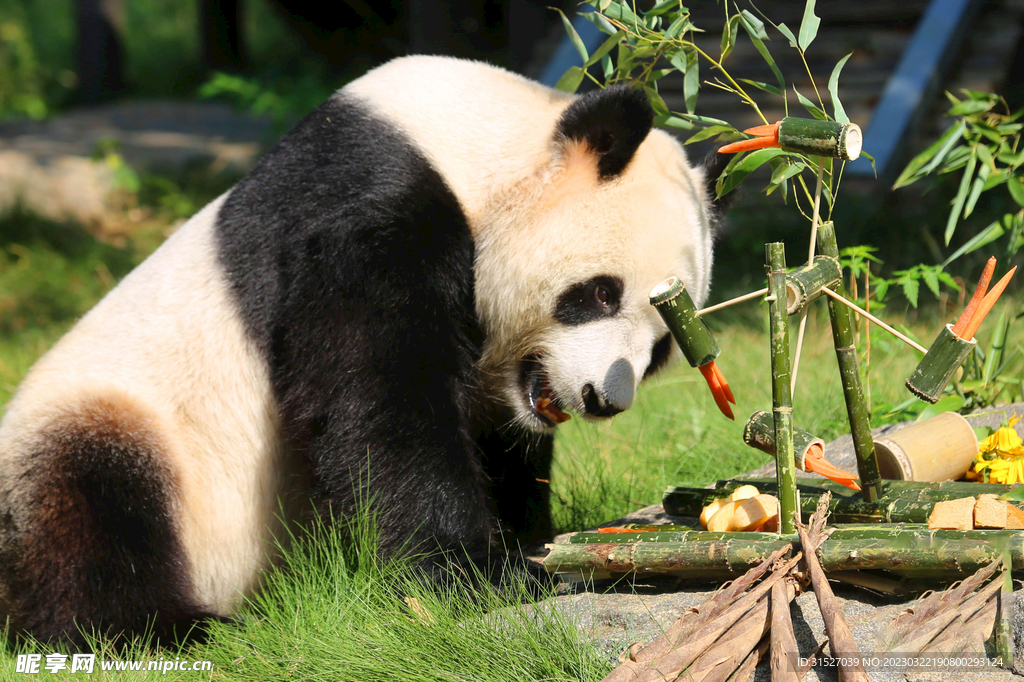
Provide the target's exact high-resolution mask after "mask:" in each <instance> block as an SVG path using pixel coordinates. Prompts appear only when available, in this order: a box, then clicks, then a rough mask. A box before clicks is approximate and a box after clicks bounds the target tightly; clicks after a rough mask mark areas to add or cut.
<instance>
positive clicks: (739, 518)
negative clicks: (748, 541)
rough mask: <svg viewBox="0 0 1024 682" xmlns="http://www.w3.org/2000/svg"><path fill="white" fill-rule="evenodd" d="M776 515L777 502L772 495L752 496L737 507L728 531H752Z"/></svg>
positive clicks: (777, 511) (777, 509)
mask: <svg viewBox="0 0 1024 682" xmlns="http://www.w3.org/2000/svg"><path fill="white" fill-rule="evenodd" d="M778 513H779V501H778V500H777V499H775V496H774V495H754V496H753V497H749V498H747V499H745V500H742V501H741V502H740V503H739V504H738V505H737V507H736V511H735V513H734V514H733V516H732V521H731V522H730V523H729V530H735V531H748V530H753V529H754V528H757V527H758V526H760V525H761V524H763V523H765V522H766V521H767V520H768V519H770V518H773V517H775V515H776V514H778Z"/></svg>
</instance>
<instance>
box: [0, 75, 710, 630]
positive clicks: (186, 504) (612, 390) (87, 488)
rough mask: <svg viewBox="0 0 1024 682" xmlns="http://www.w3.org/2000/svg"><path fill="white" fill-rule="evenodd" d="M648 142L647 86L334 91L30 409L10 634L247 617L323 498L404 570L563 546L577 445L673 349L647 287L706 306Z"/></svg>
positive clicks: (677, 199) (429, 78)
mask: <svg viewBox="0 0 1024 682" xmlns="http://www.w3.org/2000/svg"><path fill="white" fill-rule="evenodd" d="M651 121H652V112H651V110H650V107H649V105H648V104H647V102H646V98H645V96H644V95H643V94H642V93H641V92H639V91H636V90H632V89H629V88H626V87H616V88H610V89H608V90H605V91H600V92H596V93H592V94H589V95H585V96H583V97H579V98H573V97H569V96H566V95H562V94H560V93H557V92H555V91H552V90H550V89H548V88H544V87H542V86H540V85H537V84H535V83H532V82H530V81H527V80H525V79H522V78H520V77H518V76H515V75H513V74H510V73H508V72H505V71H502V70H500V69H496V68H493V67H489V66H486V65H483V64H479V63H474V62H466V61H459V60H453V59H445V58H435V57H411V58H404V59H399V60H396V61H394V62H391V63H389V64H386V65H385V66H383V67H380V68H378V69H376V70H374V71H372V72H370V73H369V74H368V75H366V76H364V77H363V78H361V79H359V80H357V81H354V82H353V83H352V84H350V85H349V86H347V87H346V88H344V89H343V90H341V91H340V92H339V93H337V94H336V95H335V96H334V97H332V98H331V99H330V100H328V101H327V102H326V103H324V104H323V105H322V106H321V107H319V108H318V109H317V110H316V111H314V112H313V113H312V114H310V115H309V116H308V117H306V118H305V119H304V120H303V121H302V122H301V123H299V124H298V125H297V126H296V128H295V129H293V130H292V131H291V132H290V133H289V134H288V135H287V136H285V137H284V138H283V139H282V140H281V142H280V143H279V144H278V145H277V146H276V147H275V148H274V149H273V150H272V151H270V152H269V153H268V154H267V155H266V156H265V157H264V158H263V159H262V160H261V162H260V163H259V164H258V165H257V166H256V168H254V169H253V171H252V172H250V173H249V174H248V175H247V176H246V177H245V178H244V179H243V180H242V181H241V182H240V183H239V184H238V185H237V186H236V187H235V188H233V189H232V190H231V191H229V192H228V193H227V194H226V195H224V196H222V197H220V198H219V199H217V200H216V201H214V202H213V203H212V204H211V205H209V206H207V207H206V208H204V209H203V210H202V211H201V212H200V213H198V214H197V215H196V216H195V217H193V218H192V220H190V221H189V222H188V223H186V224H185V225H184V226H183V227H181V228H180V229H179V230H178V231H177V232H176V233H175V234H174V235H172V236H171V237H170V238H169V239H168V241H167V242H166V243H165V244H164V245H163V246H162V247H161V248H160V249H158V251H157V252H156V253H154V254H153V255H152V256H151V257H150V258H149V259H147V261H146V262H144V263H143V264H142V265H140V266H139V267H138V268H137V269H136V270H135V271H133V272H132V273H131V274H130V275H129V276H128V277H126V278H125V279H124V281H123V282H121V283H120V284H119V285H118V287H117V288H116V289H115V290H114V291H113V292H111V293H110V294H109V295H108V296H107V297H106V298H105V299H104V300H103V301H101V302H100V303H99V304H98V305H97V306H96V308H95V309H94V310H92V311H91V312H90V313H89V314H88V315H86V316H85V317H84V318H83V319H82V320H81V321H80V322H79V323H78V324H77V325H76V326H75V328H74V329H73V330H72V331H71V332H69V333H68V335H67V336H66V337H65V338H63V339H62V340H61V341H60V342H58V344H57V345H56V346H55V347H54V348H53V349H52V350H51V351H50V352H49V353H48V354H46V355H45V356H44V357H43V358H42V359H41V360H40V361H39V362H38V363H37V364H36V366H35V367H34V368H33V369H32V371H31V372H30V373H29V376H28V377H27V378H26V379H25V381H24V383H23V384H22V386H21V387H20V388H19V391H18V393H17V394H16V396H15V398H14V400H13V401H12V402H11V404H10V405H9V409H8V412H7V414H6V416H5V418H4V420H3V422H2V424H0V619H3V618H4V617H5V616H9V617H10V618H11V623H12V625H13V626H14V627H15V629H16V630H22V631H27V632H31V633H32V634H33V635H35V636H36V637H38V638H40V639H44V640H46V639H60V638H63V639H70V640H72V641H75V640H78V639H79V635H78V632H77V628H78V627H79V626H82V627H85V628H89V627H93V626H99V627H102V628H105V629H109V630H110V631H112V632H118V631H139V630H142V629H144V628H145V627H146V626H147V623H148V624H150V625H155V628H154V629H155V631H156V633H157V634H164V633H168V632H169V631H170V630H171V629H172V628H174V626H175V625H177V624H181V623H190V622H192V621H193V620H195V619H197V618H204V617H208V616H228V615H230V614H231V613H233V612H234V611H235V610H236V609H237V607H238V605H239V600H240V598H241V597H242V596H245V595H248V594H251V593H252V592H253V590H255V589H256V588H257V587H258V585H259V581H260V574H261V571H262V570H263V569H264V568H266V567H267V566H269V564H270V562H271V558H270V557H269V552H268V548H269V547H271V546H272V541H273V538H274V537H275V536H278V537H280V535H281V531H282V528H281V524H282V523H285V522H287V521H282V518H281V516H282V515H281V513H280V512H281V510H282V509H283V510H284V511H285V514H284V517H285V518H286V519H289V520H291V519H300V518H303V517H304V516H306V515H308V511H309V509H308V506H309V505H310V501H311V502H312V506H313V507H315V508H317V509H319V510H320V511H326V510H328V509H330V511H331V512H332V513H334V514H345V513H348V512H350V511H352V510H353V509H354V508H355V507H356V506H357V503H358V500H360V499H363V500H366V499H372V500H373V502H374V504H375V505H376V509H377V510H378V511H379V512H380V513H381V517H380V521H379V523H380V526H381V527H380V531H381V537H382V541H383V543H384V549H385V551H389V550H395V549H396V548H398V547H400V546H403V545H405V543H407V542H408V541H409V540H410V538H411V539H412V540H413V546H417V547H420V548H429V547H438V546H440V547H441V548H443V549H446V550H451V551H452V552H453V553H459V554H463V553H464V554H465V555H466V556H468V557H469V558H470V560H473V561H478V562H481V563H484V562H486V561H488V560H494V559H495V558H497V557H499V556H500V552H497V551H495V550H496V549H497V547H499V546H500V543H499V541H498V533H499V531H501V532H502V533H505V534H506V535H510V536H513V537H514V538H516V539H518V540H519V541H529V540H536V539H541V538H544V537H546V536H547V535H549V533H550V530H551V526H550V516H549V509H548V488H547V484H546V482H545V481H546V479H548V478H549V473H550V472H549V469H550V465H551V452H552V432H553V430H554V426H555V423H556V422H557V421H560V420H561V419H562V418H563V417H565V414H564V411H575V412H577V413H579V414H581V415H583V416H584V417H585V418H601V417H605V416H609V415H612V414H615V413H617V412H619V411H622V410H624V409H626V408H628V407H629V405H630V404H631V402H632V399H633V393H634V391H635V389H636V385H637V384H638V383H639V381H640V380H641V378H643V377H644V376H645V375H647V374H649V373H650V372H651V371H653V370H655V369H656V368H657V367H659V366H661V365H663V364H664V363H665V362H666V361H667V360H668V359H669V356H670V355H672V354H673V353H674V350H673V348H674V344H672V343H671V341H670V338H669V336H668V335H667V332H666V329H665V327H664V325H663V323H662V322H661V321H660V319H659V318H658V315H657V313H656V312H655V311H654V310H653V309H652V308H651V307H650V306H649V305H648V304H647V292H648V290H649V289H650V288H651V287H652V286H653V285H654V284H656V283H657V282H659V281H660V280H662V279H664V278H665V277H667V276H669V275H680V276H682V277H683V278H684V279H685V280H686V281H687V283H688V286H689V288H690V290H691V293H692V295H693V298H694V299H695V300H696V301H697V303H698V304H700V302H701V301H702V300H703V299H704V297H705V296H706V294H707V289H708V278H709V273H710V266H711V235H710V226H709V210H710V209H709V204H708V200H707V197H706V192H705V189H704V177H703V174H702V172H701V171H699V170H695V169H693V168H692V167H690V166H689V164H688V163H687V161H686V158H685V155H684V154H683V152H682V149H681V148H680V146H679V145H678V143H676V142H675V141H673V140H672V139H671V138H670V137H669V136H668V135H666V134H665V133H663V132H661V131H650V126H651ZM488 557H489V558H490V559H488ZM428 568H429V566H428Z"/></svg>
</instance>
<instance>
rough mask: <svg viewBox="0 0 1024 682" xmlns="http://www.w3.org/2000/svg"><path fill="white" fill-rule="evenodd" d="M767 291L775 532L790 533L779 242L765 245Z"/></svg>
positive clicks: (792, 499)
mask: <svg viewBox="0 0 1024 682" xmlns="http://www.w3.org/2000/svg"><path fill="white" fill-rule="evenodd" d="M765 255H766V257H767V261H768V288H769V290H770V295H769V303H768V316H769V320H770V323H771V324H770V337H771V361H772V417H773V418H774V421H775V472H776V477H777V479H778V490H779V495H778V497H779V532H781V533H792V532H793V531H794V530H795V529H796V526H795V525H794V524H795V521H794V518H793V513H794V512H799V510H800V501H799V499H798V497H797V492H796V466H795V464H794V461H793V397H792V393H791V391H790V385H789V371H790V368H789V316H788V315H787V314H786V304H785V301H786V249H785V246H784V245H783V244H782V242H773V243H771V244H766V245H765Z"/></svg>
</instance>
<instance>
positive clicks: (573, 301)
mask: <svg viewBox="0 0 1024 682" xmlns="http://www.w3.org/2000/svg"><path fill="white" fill-rule="evenodd" d="M622 288H623V287H622V280H621V279H619V278H618V277H612V276H610V275H600V276H598V277H594V278H593V279H588V280H587V281H585V282H578V283H576V284H573V285H572V286H570V287H569V288H567V289H566V290H565V291H563V292H562V294H561V295H560V296H559V297H558V302H557V303H556V304H555V312H554V317H555V319H556V320H558V321H559V322H561V323H562V324H567V325H579V324H584V323H586V322H593V321H595V320H601V319H604V318H606V317H611V316H612V315H615V314H616V313H618V312H619V301H620V300H621V299H622Z"/></svg>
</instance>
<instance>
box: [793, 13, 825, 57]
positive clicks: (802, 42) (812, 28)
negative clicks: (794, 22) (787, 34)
mask: <svg viewBox="0 0 1024 682" xmlns="http://www.w3.org/2000/svg"><path fill="white" fill-rule="evenodd" d="M820 25H821V19H820V18H818V17H816V16H814V0H807V4H805V5H804V18H803V21H801V22H800V36H799V42H798V43H797V44H798V45H799V46H800V49H801V50H803V51H805V52H806V51H807V48H808V47H810V46H811V43H812V42H813V41H814V37H815V36H817V35H818V26H820Z"/></svg>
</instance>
